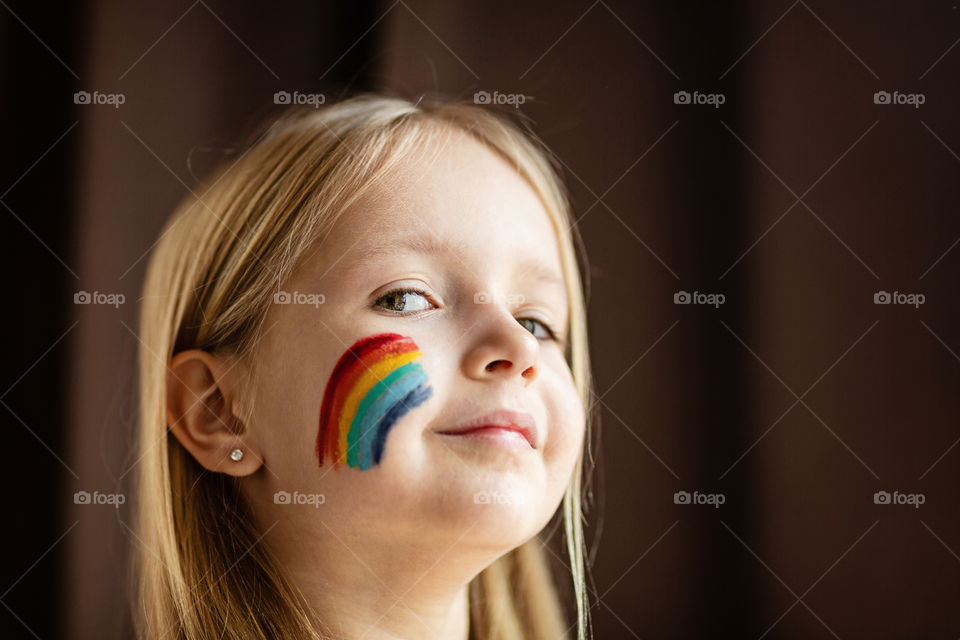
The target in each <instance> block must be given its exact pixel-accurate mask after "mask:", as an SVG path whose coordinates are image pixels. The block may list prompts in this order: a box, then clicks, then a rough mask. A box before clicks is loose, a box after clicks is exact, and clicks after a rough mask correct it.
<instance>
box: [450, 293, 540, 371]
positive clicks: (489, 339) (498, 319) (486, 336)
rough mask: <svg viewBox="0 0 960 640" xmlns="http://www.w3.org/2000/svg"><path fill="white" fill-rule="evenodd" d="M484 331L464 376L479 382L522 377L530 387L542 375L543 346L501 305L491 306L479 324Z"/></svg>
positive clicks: (476, 339) (466, 358)
mask: <svg viewBox="0 0 960 640" xmlns="http://www.w3.org/2000/svg"><path fill="white" fill-rule="evenodd" d="M477 326H478V327H482V329H481V330H480V331H477V332H471V333H472V336H471V337H472V338H473V342H472V343H471V345H470V347H469V349H468V350H467V353H466V355H465V356H464V360H463V367H464V373H465V374H466V375H467V376H468V377H470V378H473V379H475V380H491V379H495V378H502V379H509V378H512V377H515V376H519V377H520V379H521V380H522V381H523V383H524V385H530V384H531V383H532V382H533V381H534V380H536V379H537V376H539V375H540V343H539V342H538V340H537V338H536V336H534V335H533V334H532V333H530V332H529V331H527V330H526V329H525V328H524V327H523V325H521V324H520V323H519V322H517V319H516V318H514V317H513V316H512V315H511V314H510V312H509V311H508V310H507V309H506V308H505V307H501V306H499V305H490V306H489V307H488V308H487V309H486V310H485V313H484V317H483V318H480V319H479V320H478V321H477Z"/></svg>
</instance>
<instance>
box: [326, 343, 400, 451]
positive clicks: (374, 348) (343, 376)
mask: <svg viewBox="0 0 960 640" xmlns="http://www.w3.org/2000/svg"><path fill="white" fill-rule="evenodd" d="M383 336H389V339H385V340H383V341H381V342H377V343H374V344H367V345H365V346H364V348H363V349H362V350H361V351H357V350H356V349H353V351H354V353H356V354H357V357H355V358H352V359H347V360H346V361H344V362H343V366H342V368H341V367H339V366H338V367H337V368H335V369H334V372H333V374H332V375H331V376H330V380H331V381H332V382H333V384H334V386H335V391H334V394H333V396H332V400H331V404H330V412H329V416H328V420H329V422H328V423H326V425H325V427H324V428H325V429H326V431H327V435H326V436H325V439H326V451H327V454H328V455H329V456H330V457H332V458H333V459H334V464H335V465H336V464H339V458H340V454H342V453H344V452H342V451H340V431H339V428H340V426H339V424H338V423H339V419H340V413H341V411H342V410H343V405H344V403H345V402H346V399H347V395H348V394H349V393H350V391H351V389H353V386H354V385H355V384H356V383H357V382H358V381H359V379H360V376H362V375H363V374H364V373H365V372H366V371H367V369H369V368H370V367H371V366H373V365H374V364H376V363H377V362H379V361H380V360H382V359H383V358H385V357H386V356H387V355H388V354H393V353H404V352H407V351H413V350H416V348H417V345H416V344H414V342H413V340H411V339H410V338H407V337H405V336H401V335H398V334H396V333H388V334H379V336H374V337H383ZM348 353H349V352H348ZM341 359H342V358H341ZM327 384H328V385H329V384H330V383H329V382H328V383H327Z"/></svg>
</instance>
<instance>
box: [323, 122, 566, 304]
mask: <svg viewBox="0 0 960 640" xmlns="http://www.w3.org/2000/svg"><path fill="white" fill-rule="evenodd" d="M327 241H328V242H329V243H330V245H340V248H341V249H346V248H347V247H355V249H354V250H352V251H350V253H351V254H353V255H354V257H356V258H357V259H359V260H361V261H363V262H368V261H373V260H375V259H376V258H378V257H383V256H386V255H389V254H394V253H398V252H401V251H412V252H413V251H417V252H421V253H428V254H430V253H443V252H447V253H452V254H456V255H458V256H460V257H462V258H463V259H474V260H479V261H483V262H485V263H488V264H490V265H491V266H493V265H502V266H504V267H512V268H519V269H523V270H524V272H525V273H529V274H532V275H534V276H541V277H542V278H543V279H549V278H550V277H551V276H552V279H553V280H559V283H560V284H561V286H562V271H561V268H560V260H559V253H558V245H557V235H556V233H555V231H554V228H553V224H552V222H551V220H550V217H549V214H548V213H547V210H546V208H545V207H544V206H543V203H542V202H541V201H540V199H539V197H538V196H537V194H536V192H535V191H534V190H533V188H532V187H531V186H530V185H529V184H528V183H527V182H526V180H525V179H524V178H523V177H522V176H520V174H519V173H517V171H516V170H514V169H513V168H512V167H511V166H510V165H509V164H508V163H507V162H506V161H505V160H504V159H502V158H501V157H500V156H499V155H497V154H496V153H495V152H493V151H491V150H490V149H488V148H487V147H486V146H485V145H484V144H482V143H481V142H479V141H477V140H475V139H474V138H472V137H471V136H469V135H467V134H465V133H462V132H459V131H450V132H449V134H447V133H444V134H442V135H441V136H440V140H439V141H437V142H436V143H435V146H434V147H431V148H427V149H423V150H420V151H417V152H414V153H412V154H410V155H409V156H407V157H406V158H405V159H403V160H402V161H400V162H399V163H398V164H397V165H395V167H394V168H393V169H392V170H391V171H390V172H389V173H388V174H387V175H386V176H384V178H382V179H381V180H379V181H378V182H377V183H376V184H375V185H373V187H372V188H371V189H370V190H369V191H367V192H366V193H365V194H364V195H363V197H362V198H360V199H359V200H358V201H357V202H355V203H354V204H353V205H352V206H351V207H350V208H349V209H348V210H347V211H346V212H344V215H343V216H342V217H341V218H340V219H339V220H338V222H337V224H336V225H335V227H334V229H333V232H332V233H331V235H330V237H329V238H328V240H327ZM330 245H328V248H333V247H331V246H330ZM334 253H337V252H334Z"/></svg>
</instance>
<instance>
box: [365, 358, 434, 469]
mask: <svg viewBox="0 0 960 640" xmlns="http://www.w3.org/2000/svg"><path fill="white" fill-rule="evenodd" d="M426 381H427V376H426V374H423V382H424V384H421V385H420V386H418V387H417V388H416V389H413V390H411V391H410V392H409V393H408V394H407V396H406V397H405V398H404V399H403V400H402V401H400V402H398V403H397V404H395V405H393V406H392V407H390V410H389V411H388V412H387V414H386V415H385V416H383V419H382V420H381V421H380V424H378V425H377V439H376V440H375V441H374V443H373V462H374V464H380V459H381V458H382V457H383V447H384V446H385V445H386V443H387V435H388V432H389V431H390V428H391V427H393V424H394V423H395V422H396V421H397V420H399V419H400V418H401V417H403V415H404V414H405V413H406V412H407V411H410V410H411V409H413V408H414V407H417V406H419V405H421V404H423V403H424V402H426V401H427V399H428V398H429V397H430V396H431V395H432V394H433V387H431V386H429V385H427V384H426Z"/></svg>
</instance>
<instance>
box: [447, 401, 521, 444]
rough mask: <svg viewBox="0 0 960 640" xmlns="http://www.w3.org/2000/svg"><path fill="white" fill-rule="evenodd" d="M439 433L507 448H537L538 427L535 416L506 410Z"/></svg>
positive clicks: (468, 421) (479, 417)
mask: <svg viewBox="0 0 960 640" xmlns="http://www.w3.org/2000/svg"><path fill="white" fill-rule="evenodd" d="M437 433H438V434H440V435H444V436H452V437H458V438H471V439H473V440H475V441H478V442H484V443H488V444H497V445H501V446H507V447H515V448H523V449H536V448H537V427H536V422H535V421H534V419H533V416H531V415H530V414H529V413H521V412H517V411H510V410H506V409H501V410H498V411H494V412H492V413H488V414H485V415H482V416H478V417H476V418H473V419H471V420H467V421H466V422H463V423H461V424H460V425H459V426H456V427H454V428H452V429H447V430H443V431H438V432H437Z"/></svg>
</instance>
